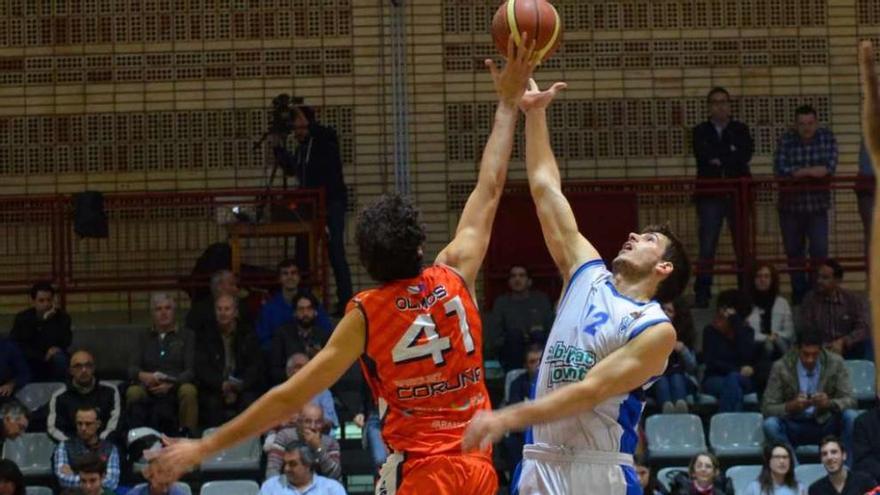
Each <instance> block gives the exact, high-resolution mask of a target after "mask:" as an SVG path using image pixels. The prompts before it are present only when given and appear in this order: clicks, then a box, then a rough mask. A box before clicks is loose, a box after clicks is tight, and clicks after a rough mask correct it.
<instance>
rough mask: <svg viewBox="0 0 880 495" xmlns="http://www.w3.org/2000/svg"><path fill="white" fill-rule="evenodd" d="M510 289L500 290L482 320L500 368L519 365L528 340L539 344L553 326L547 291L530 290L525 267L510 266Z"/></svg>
mask: <svg viewBox="0 0 880 495" xmlns="http://www.w3.org/2000/svg"><path fill="white" fill-rule="evenodd" d="M507 286H508V287H509V288H510V292H508V293H506V294H501V295H500V296H498V298H497V299H495V303H494V304H493V305H492V312H491V313H490V314H489V317H488V318H487V321H486V329H487V330H488V331H487V332H486V334H487V335H488V339H487V340H488V342H490V344H489V346H488V347H489V349H488V354H489V355H490V356H495V355H497V356H498V360H499V361H501V366H502V367H503V368H504V371H510V370H512V369H516V368H519V367H520V366H522V363H523V361H524V360H525V358H526V349H528V347H529V345H530V344H538V345H539V346H541V347H543V346H544V343H545V342H546V341H547V336H548V335H549V334H550V327H552V326H553V318H554V314H553V305H552V304H550V299H548V298H547V295H546V294H544V293H543V292H541V291H538V290H531V287H532V278H531V277H530V276H529V272H528V270H527V269H526V267H524V266H522V265H514V266H512V267H510V276H509V277H508V279H507Z"/></svg>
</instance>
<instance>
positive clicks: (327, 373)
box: [159, 310, 366, 474]
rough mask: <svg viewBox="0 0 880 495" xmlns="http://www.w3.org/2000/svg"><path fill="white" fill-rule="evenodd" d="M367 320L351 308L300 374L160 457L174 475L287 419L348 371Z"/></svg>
mask: <svg viewBox="0 0 880 495" xmlns="http://www.w3.org/2000/svg"><path fill="white" fill-rule="evenodd" d="M365 331H366V325H365V321H364V316H363V314H362V313H361V311H360V310H353V311H349V312H348V313H347V314H346V315H345V317H344V318H342V320H341V321H340V322H339V325H337V326H336V330H334V331H333V334H332V335H331V337H330V341H329V342H327V346H326V347H324V348H323V349H322V350H321V351H320V352H318V354H317V355H316V356H315V357H314V359H312V360H311V361H309V363H308V364H307V365H306V366H305V367H304V368H303V369H302V370H300V371H299V372H298V373H296V374H295V375H293V376H291V377H290V378H288V379H287V381H286V382H284V383H282V384H281V385H278V386H277V387H275V388H273V389H272V390H270V391H269V392H267V393H266V394H264V395H263V396H262V397H260V399H259V400H257V401H256V402H254V403H253V404H251V405H250V407H248V408H247V409H246V410H245V411H244V412H242V413H241V414H239V415H238V416H236V417H235V418H234V419H232V420H231V421H229V422H228V423H226V424H224V425H223V426H221V427H220V428H219V429H218V430H217V431H216V432H215V433H214V434H213V435H211V436H208V437H205V438H202V439H200V440H180V441H172V442H171V444H170V445H169V446H168V447H167V448H165V449H163V450H162V452H161V453H160V456H159V457H160V462H162V463H163V465H164V466H165V467H167V468H168V469H171V470H172V472H176V473H178V474H180V473H183V472H185V470H186V469H188V468H190V467H192V466H195V465H197V464H199V463H200V462H201V461H202V460H203V459H204V458H206V457H207V456H209V455H211V454H214V453H216V452H219V451H221V450H223V449H227V448H229V447H232V446H233V445H235V444H237V443H239V442H243V441H244V440H246V439H248V438H251V437H253V436H256V435H259V434H260V433H263V432H264V431H266V430H268V429H269V428H271V427H273V426H275V425H277V424H279V423H281V422H282V421H284V420H286V419H288V418H290V415H291V413H293V412H294V411H298V410H299V409H300V408H302V406H303V405H305V404H306V403H307V402H308V401H309V400H311V399H312V397H314V396H316V395H317V394H318V392H320V391H322V390H325V389H327V388H329V387H330V385H332V384H334V383H336V380H338V379H339V377H340V376H342V374H343V373H345V371H346V370H348V369H349V368H350V367H351V365H352V364H353V363H354V362H355V361H356V360H357V358H358V357H359V356H360V355H361V354H362V353H363V352H364V342H365V340H366V337H365Z"/></svg>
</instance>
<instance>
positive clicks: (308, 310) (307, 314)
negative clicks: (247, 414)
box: [270, 294, 330, 384]
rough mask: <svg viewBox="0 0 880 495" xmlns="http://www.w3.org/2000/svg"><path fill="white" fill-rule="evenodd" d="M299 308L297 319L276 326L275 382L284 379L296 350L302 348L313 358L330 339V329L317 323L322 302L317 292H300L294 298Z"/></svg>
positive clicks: (300, 350)
mask: <svg viewBox="0 0 880 495" xmlns="http://www.w3.org/2000/svg"><path fill="white" fill-rule="evenodd" d="M293 304H294V307H295V308H296V313H295V314H294V316H295V319H294V320H293V321H292V322H290V323H286V324H284V325H281V326H280V327H278V328H277V329H276V330H275V335H274V336H273V337H272V350H271V353H270V363H271V369H270V375H271V378H272V382H273V384H278V383H281V382H283V381H284V380H285V379H286V378H287V377H286V375H285V373H284V370H285V365H286V363H287V359H288V358H290V356H291V355H292V354H293V353H295V352H302V353H305V354H307V355H308V356H309V358H312V357H314V356H315V354H317V353H318V351H320V350H321V349H322V348H323V347H324V346H325V345H327V341H328V340H329V339H330V329H329V328H321V327H319V326H318V325H317V324H316V319H317V315H318V313H317V311H316V309H315V308H316V306H317V304H318V302H317V301H316V300H315V298H314V296H311V295H308V294H299V295H297V296H296V297H294V298H293Z"/></svg>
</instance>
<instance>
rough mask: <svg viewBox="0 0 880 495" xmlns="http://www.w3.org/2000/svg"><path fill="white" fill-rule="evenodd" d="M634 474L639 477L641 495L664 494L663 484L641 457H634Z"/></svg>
mask: <svg viewBox="0 0 880 495" xmlns="http://www.w3.org/2000/svg"><path fill="white" fill-rule="evenodd" d="M635 468H636V475H637V476H638V477H639V486H640V487H642V494H643V495H666V491H665V490H664V489H663V486H662V485H660V483H659V482H658V481H657V479H656V478H655V477H654V472H653V471H652V470H651V467H650V466H648V463H647V462H645V459H644V458H643V457H637V458H636V459H635Z"/></svg>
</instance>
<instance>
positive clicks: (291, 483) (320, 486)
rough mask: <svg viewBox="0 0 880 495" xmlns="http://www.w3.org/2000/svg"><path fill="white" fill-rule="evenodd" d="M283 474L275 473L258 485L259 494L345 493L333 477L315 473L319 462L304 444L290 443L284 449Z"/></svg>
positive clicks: (318, 494)
mask: <svg viewBox="0 0 880 495" xmlns="http://www.w3.org/2000/svg"><path fill="white" fill-rule="evenodd" d="M282 462H283V464H284V474H276V475H273V476H272V477H271V478H269V479H267V480H266V481H265V482H264V483H263V486H261V487H260V495H300V494H306V493H308V494H313V495H345V489H344V488H343V487H342V485H341V484H339V482H338V481H336V480H335V479H330V478H325V477H324V476H321V475H319V474H317V473H316V470H315V466H316V465H318V464H319V463H320V461H319V460H318V459H316V457H315V455H314V452H313V451H312V450H311V449H310V448H309V447H308V446H306V445H302V444H291V445H290V446H288V447H287V448H286V449H285V450H284V454H283V459H282Z"/></svg>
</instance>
